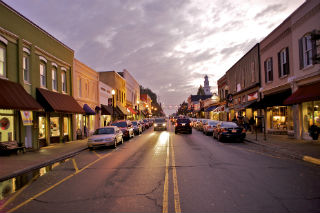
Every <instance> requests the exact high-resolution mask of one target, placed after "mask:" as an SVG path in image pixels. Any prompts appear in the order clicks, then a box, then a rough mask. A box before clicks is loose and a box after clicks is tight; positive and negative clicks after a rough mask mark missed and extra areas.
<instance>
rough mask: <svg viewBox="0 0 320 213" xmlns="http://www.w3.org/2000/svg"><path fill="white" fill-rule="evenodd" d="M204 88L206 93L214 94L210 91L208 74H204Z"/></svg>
mask: <svg viewBox="0 0 320 213" xmlns="http://www.w3.org/2000/svg"><path fill="white" fill-rule="evenodd" d="M203 90H204V94H206V95H212V93H211V92H210V86H209V80H208V76H207V75H205V76H204V87H203Z"/></svg>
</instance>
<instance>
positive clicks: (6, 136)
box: [0, 2, 83, 149]
mask: <svg viewBox="0 0 320 213" xmlns="http://www.w3.org/2000/svg"><path fill="white" fill-rule="evenodd" d="M0 17H1V18H0V67H1V68H0V69H1V70H0V78H2V79H4V80H6V81H10V82H14V83H17V84H19V85H21V86H22V87H23V89H24V91H25V93H26V94H27V95H26V94H24V92H23V91H20V92H19V93H17V95H20V96H21V95H22V94H24V97H30V96H31V97H33V99H36V100H37V102H38V103H39V104H40V105H41V107H40V108H39V107H38V105H37V104H35V103H30V104H31V105H33V106H34V107H32V108H31V107H30V109H28V108H23V107H21V106H19V104H18V105H16V104H14V102H11V107H9V106H7V107H6V108H5V109H1V120H2V119H3V121H4V123H7V122H8V121H9V122H10V123H11V122H12V123H13V125H12V127H14V129H10V128H9V129H10V131H11V130H12V132H11V133H10V132H8V130H6V132H1V134H0V135H1V138H3V139H1V140H18V141H19V143H21V144H23V145H25V146H26V147H28V148H32V149H39V148H40V147H42V146H47V145H49V144H50V143H55V142H58V143H59V142H64V141H69V140H72V139H73V128H72V127H73V120H72V115H73V114H74V113H82V112H83V110H82V108H81V107H80V106H79V105H78V104H77V102H76V101H75V100H74V98H73V97H72V70H73V57H74V51H73V50H72V49H70V48H69V47H67V46H66V45H64V44H63V43H61V42H60V41H59V40H57V39H56V38H54V37H53V36H51V35H50V34H49V33H47V32H46V31H44V30H43V29H41V28H40V27H39V26H37V25H36V24H34V23H33V22H31V21H30V20H28V19H27V18H26V17H24V16H22V15H21V14H20V13H18V12H17V11H15V10H14V9H12V8H11V7H10V6H8V5H6V4H5V3H3V2H0ZM5 85H7V86H8V84H6V83H3V84H1V86H5ZM8 87H10V86H8ZM11 87H12V92H14V91H13V90H15V91H16V92H17V91H18V89H17V88H15V87H14V86H11ZM16 87H19V86H16ZM9 94H10V93H9ZM3 95H4V96H5V94H3ZM29 95H30V96H29ZM4 96H3V97H2V98H5V97H4ZM17 97H19V96H17ZM21 98H22V97H21ZM2 100H4V99H2ZM15 101H17V100H15ZM0 105H5V104H4V102H1V103H0ZM0 108H1V106H0ZM25 110H27V112H25ZM26 117H28V118H31V121H30V122H29V125H28V124H26V123H28V122H25V120H26ZM30 124H31V125H30ZM10 126H11V125H10Z"/></svg>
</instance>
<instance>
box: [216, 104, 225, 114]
mask: <svg viewBox="0 0 320 213" xmlns="http://www.w3.org/2000/svg"><path fill="white" fill-rule="evenodd" d="M224 109H225V106H224V105H221V106H219V107H217V108H215V109H214V110H213V112H216V113H218V112H223V111H224Z"/></svg>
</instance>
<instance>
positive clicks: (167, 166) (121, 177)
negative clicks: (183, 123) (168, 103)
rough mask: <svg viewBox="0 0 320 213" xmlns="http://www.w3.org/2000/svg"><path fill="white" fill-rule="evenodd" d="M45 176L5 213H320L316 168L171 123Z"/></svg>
mask: <svg viewBox="0 0 320 213" xmlns="http://www.w3.org/2000/svg"><path fill="white" fill-rule="evenodd" d="M41 175H42V176H41V177H39V178H38V179H36V180H35V181H34V182H32V183H31V184H30V185H27V186H26V187H25V188H23V189H22V190H20V191H18V193H16V194H14V195H13V197H11V200H10V203H9V204H8V205H7V206H6V207H5V209H3V211H5V212H180V211H181V212H320V181H319V180H320V167H319V166H315V165H312V164H309V163H305V162H301V161H297V160H293V159H288V158H285V157H283V156H280V155H275V154H274V153H271V152H270V153H269V152H267V151H266V150H263V148H262V147H260V146H257V145H255V144H251V143H220V142H218V141H216V140H215V139H213V138H212V136H211V137H209V136H205V135H203V134H202V133H200V132H198V131H196V130H193V134H191V135H190V134H177V135H176V134H174V131H173V127H172V126H170V128H169V130H168V131H157V132H154V131H153V129H149V130H147V131H145V132H144V133H143V134H142V135H140V136H136V137H134V138H133V139H131V140H129V141H126V142H125V143H124V144H123V145H119V146H118V147H117V149H115V150H114V149H111V148H107V149H98V150H95V151H89V150H85V151H83V152H82V153H80V154H79V155H77V156H76V157H75V158H74V159H70V160H68V161H66V162H64V163H61V164H56V165H54V169H53V170H52V171H50V172H48V173H46V172H45V171H42V174H41Z"/></svg>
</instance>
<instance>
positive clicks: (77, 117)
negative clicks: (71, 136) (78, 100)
mask: <svg viewBox="0 0 320 213" xmlns="http://www.w3.org/2000/svg"><path fill="white" fill-rule="evenodd" d="M82 120H83V115H81V114H77V115H76V125H77V129H81V123H82Z"/></svg>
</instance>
